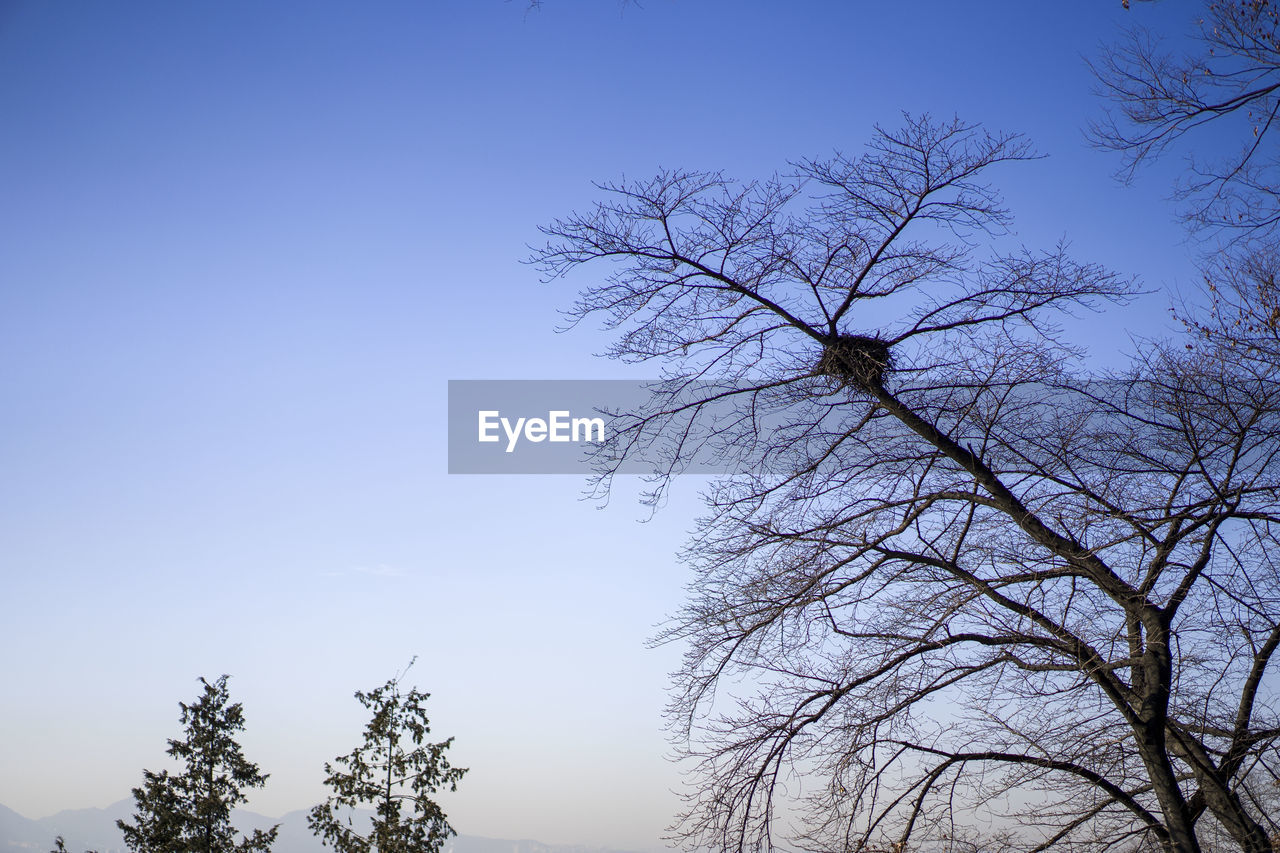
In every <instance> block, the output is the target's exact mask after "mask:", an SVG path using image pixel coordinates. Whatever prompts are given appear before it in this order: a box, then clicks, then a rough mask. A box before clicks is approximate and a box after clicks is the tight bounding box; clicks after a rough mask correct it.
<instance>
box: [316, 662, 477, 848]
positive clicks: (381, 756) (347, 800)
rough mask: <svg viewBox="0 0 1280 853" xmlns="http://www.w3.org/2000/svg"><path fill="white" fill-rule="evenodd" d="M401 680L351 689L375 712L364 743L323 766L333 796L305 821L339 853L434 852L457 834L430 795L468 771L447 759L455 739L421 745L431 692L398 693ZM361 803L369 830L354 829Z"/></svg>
mask: <svg viewBox="0 0 1280 853" xmlns="http://www.w3.org/2000/svg"><path fill="white" fill-rule="evenodd" d="M409 665H410V666H412V665H413V662H412V661H410V664H409ZM406 671H407V668H406ZM402 677H403V673H402V674H401V675H400V676H397V677H395V678H392V679H391V680H390V681H388V682H387V683H386V684H384V685H383V686H381V687H379V688H377V689H376V690H373V691H370V692H369V693H362V692H359V691H357V692H356V694H355V697H356V700H357V701H359V702H360V704H361V705H363V706H364V707H366V708H368V709H370V710H371V711H372V712H373V717H372V719H371V720H370V721H369V724H368V725H367V726H365V730H364V744H363V746H360V747H357V748H356V749H355V750H353V751H352V752H351V753H349V754H347V755H343V756H339V757H338V758H336V759H335V760H334V761H335V763H336V764H337V765H338V766H337V767H335V766H334V765H333V764H329V763H327V762H326V763H325V766H324V771H325V774H326V778H325V784H326V785H327V786H329V788H330V789H332V790H333V792H334V793H333V795H332V796H330V797H329V799H328V800H327V801H325V802H324V803H322V804H321V805H318V806H316V807H315V808H314V809H312V810H311V814H310V816H309V817H308V819H307V823H308V825H309V826H310V827H311V831H312V832H314V833H315V834H316V835H317V836H319V837H320V839H321V841H322V842H323V843H324V844H326V845H328V846H330V847H333V848H334V849H335V850H337V851H338V853H374V851H376V853H436V851H439V850H440V848H441V847H442V846H443V845H444V842H445V841H446V840H448V838H449V837H450V836H452V835H454V834H455V833H454V830H453V827H451V826H449V822H448V820H447V819H446V818H445V814H444V812H443V811H442V810H441V808H440V806H439V805H438V804H437V803H436V802H435V801H434V800H432V799H431V797H430V795H432V794H435V793H437V792H438V791H439V790H440V789H441V788H443V787H444V786H446V785H447V786H448V788H449V790H450V791H456V790H457V787H458V780H460V779H461V778H462V776H463V774H464V773H466V772H467V771H466V769H465V768H459V767H452V766H451V765H450V764H449V761H448V759H447V758H446V757H445V750H447V749H448V748H449V746H450V745H451V744H452V743H453V738H449V739H447V740H444V741H441V742H439V743H424V742H423V741H424V739H425V738H426V735H427V734H429V733H430V731H431V728H430V726H429V724H428V720H427V714H426V711H425V710H424V708H423V707H422V706H423V703H424V702H425V701H426V700H427V699H428V698H429V697H430V694H429V693H420V692H418V691H417V690H416V689H411V690H409V691H408V692H407V693H404V692H401V687H400V678H402ZM362 805H372V806H374V808H375V815H374V817H373V819H372V822H371V824H370V825H369V830H368V832H367V834H361V833H359V832H356V831H355V828H354V826H353V824H352V820H351V812H352V811H353V810H354V809H356V808H357V807H359V806H362Z"/></svg>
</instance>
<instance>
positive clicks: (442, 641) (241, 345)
mask: <svg viewBox="0 0 1280 853" xmlns="http://www.w3.org/2000/svg"><path fill="white" fill-rule="evenodd" d="M1187 11H1189V10H1186V9H1184V8H1179V7H1177V6H1176V4H1156V5H1154V6H1146V5H1142V6H1136V7H1135V10H1134V11H1132V12H1129V13H1125V12H1123V11H1122V10H1121V4H1120V2H1119V0H1105V2H1104V0H1096V2H1090V3H1072V4H1067V3H1053V4H1050V3H1027V2H1025V0H1001V1H1000V2H987V3H981V4H975V3H957V2H954V0H930V2H924V0H922V2H916V3H909V4H908V3H887V2H877V3H861V2H858V3H854V2H848V3H846V2H830V3H819V2H792V3H782V2H776V0H775V2H743V0H705V2H703V1H700V0H646V2H644V3H643V5H636V4H634V3H632V4H621V3H618V2H613V0H593V2H586V0H545V2H544V3H543V4H542V6H541V8H540V9H538V10H533V11H530V10H529V9H527V7H526V5H525V4H524V3H523V2H522V0H510V2H503V0H467V1H466V2H463V0H453V2H434V3H422V2H374V3H361V4H357V3H354V2H316V1H315V0H309V2H306V3H303V2H288V1H287V0H280V2H271V3H261V2H243V1H242V0H218V2H213V1H212V0H190V2H183V3H173V2H168V0H166V1H165V2H142V0H129V2H109V0H99V2H93V3H49V2H14V0H0V406H2V407H3V408H0V581H2V583H3V586H2V589H3V593H0V602H3V609H4V614H3V617H2V618H0V649H3V653H2V655H3V656H2V658H0V685H3V687H2V688H0V803H3V804H4V805H7V806H9V807H11V808H13V809H15V810H17V811H18V812H20V813H22V814H25V815H27V816H29V817H40V816H44V815H46V814H51V813H53V812H56V811H58V810H61V809H64V808H83V807H90V806H104V805H106V804H108V803H110V802H113V801H115V800H119V799H121V798H123V797H126V796H127V795H128V792H129V789H130V787H132V786H133V785H136V784H138V783H139V782H140V781H141V774H142V769H143V768H144V767H147V768H158V767H161V766H164V756H163V749H164V740H165V738H167V737H172V736H175V735H177V734H178V724H177V714H178V704H177V703H178V702H179V701H189V700H191V699H193V698H195V696H196V695H197V694H198V691H199V688H198V685H197V683H196V679H197V677H198V676H202V675H203V676H208V677H210V678H212V677H215V676H217V675H218V674H220V673H224V672H226V673H230V674H231V675H232V680H231V682H230V686H231V692H232V695H233V697H234V698H235V699H237V700H239V701H242V702H243V703H244V705H245V711H246V716H247V720H248V729H247V731H246V732H245V733H244V736H243V738H242V743H243V745H244V747H245V752H246V754H247V756H248V757H249V758H250V759H251V760H254V761H257V762H258V763H259V764H260V765H261V767H262V769H263V770H264V771H266V772H268V773H270V774H271V779H270V782H269V783H268V786H267V788H266V789H265V790H263V791H261V792H257V793H255V794H254V795H253V798H252V800H251V803H250V805H251V807H252V808H254V809H255V810H257V811H260V812H263V813H266V814H276V815H278V814H281V813H283V812H285V811H288V810H291V809H296V808H305V807H309V806H310V805H312V804H313V803H315V802H317V801H319V800H320V799H321V798H322V797H323V789H322V787H321V784H320V782H321V765H322V764H323V762H324V761H326V760H329V759H332V758H333V757H334V756H335V755H337V754H339V753H342V752H346V751H348V750H350V749H351V748H352V747H354V746H355V745H356V742H357V740H358V737H359V732H360V729H361V726H362V725H363V723H364V718H363V717H362V713H361V710H362V709H361V708H360V707H359V706H358V705H357V704H356V702H355V701H354V700H353V699H352V698H351V693H352V692H353V691H354V690H357V689H368V688H372V687H375V686H377V685H379V684H381V683H382V682H383V681H385V680H386V679H387V678H389V677H390V676H391V675H392V674H393V673H395V672H396V671H397V670H399V669H401V668H402V667H403V666H404V665H405V663H406V662H407V661H408V660H409V659H410V658H411V657H412V656H413V655H417V656H418V663H417V665H416V666H415V667H414V668H413V670H412V671H411V678H410V679H409V680H411V681H412V682H413V683H415V684H416V685H418V686H419V687H420V688H422V689H424V690H427V691H429V692H431V693H432V694H433V698H432V700H431V703H430V705H429V707H430V709H431V711H432V717H433V722H434V724H435V727H434V732H435V733H436V734H439V735H440V736H446V735H454V736H456V737H457V741H456V745H455V748H454V750H453V756H454V758H455V759H456V761H457V763H459V764H461V765H464V766H469V767H470V768H471V774H470V776H469V777H468V778H467V779H466V780H465V781H464V783H463V785H462V787H461V789H460V791H459V793H458V794H457V795H454V796H452V797H449V798H448V799H447V800H446V809H447V811H448V812H449V814H450V816H451V818H452V819H453V823H454V825H455V827H456V828H457V829H458V830H459V831H460V832H463V833H470V834H478V835H489V836H497V837H533V838H538V839H540V840H542V841H546V842H552V843H586V844H596V845H613V846H618V847H632V848H649V847H656V846H658V844H659V841H658V839H659V837H660V836H661V834H662V829H663V827H664V826H665V825H666V823H667V822H668V821H669V820H670V818H671V816H672V813H673V812H674V810H675V808H676V805H677V802H676V799H675V797H674V795H673V794H672V793H671V791H672V790H676V789H679V787H680V777H679V773H678V768H677V767H676V766H674V765H673V764H672V763H670V762H669V761H668V760H667V759H666V758H665V755H666V754H667V753H668V751H669V750H668V745H667V742H666V740H665V738H664V735H663V731H662V707H663V704H664V698H665V693H664V688H665V685H666V683H667V678H666V673H668V672H669V671H671V670H673V669H674V668H675V667H676V665H677V664H678V661H679V649H676V648H660V649H656V650H650V649H646V647H645V640H646V638H647V637H649V636H651V635H652V634H653V632H654V627H655V625H657V624H659V623H660V622H661V621H662V620H663V618H664V617H665V616H666V615H668V614H670V613H671V612H673V611H674V610H675V609H676V608H677V607H678V605H679V603H680V601H681V599H682V587H683V584H684V583H685V581H686V579H687V577H686V572H685V570H684V569H683V568H682V567H681V566H679V565H678V564H677V563H676V561H675V560H674V556H673V555H674V552H675V551H676V549H677V548H678V547H679V545H680V543H681V541H682V540H683V538H684V536H685V534H686V533H687V531H689V530H690V529H691V527H692V525H693V523H694V519H695V516H696V514H697V509H698V502H697V490H698V488H699V481H698V480H697V478H693V477H689V478H686V479H684V480H682V481H681V482H680V483H679V484H678V487H677V489H676V491H675V494H674V495H673V498H672V500H671V502H670V503H669V505H668V506H666V507H665V508H664V509H663V510H662V511H661V512H660V513H659V514H658V515H657V517H656V518H655V519H654V520H652V521H649V522H647V523H640V522H641V520H642V519H644V518H646V517H647V516H646V512H645V511H644V510H643V509H642V508H641V507H639V506H638V504H637V501H636V493H637V488H638V485H639V484H637V483H636V482H634V481H625V482H623V483H621V486H620V489H619V491H618V493H617V494H615V496H614V498H613V500H612V501H611V502H610V504H609V505H608V507H607V508H604V509H600V508H598V507H597V506H596V505H594V504H592V503H590V502H583V501H581V500H580V499H579V498H580V496H581V492H582V489H583V486H584V483H583V481H582V480H581V479H579V478H576V477H572V476H559V477H551V476H542V477H537V476H526V477H462V476H453V477H450V476H448V475H447V474H446V473H445V470H446V448H445V441H444V426H445V411H444V406H445V391H446V382H447V380H449V379H482V378H487V379H520V378H527V379H550V378H601V377H620V378H625V377H632V376H638V375H650V374H649V373H646V372H643V371H641V372H637V371H636V370H635V369H631V368H626V367H624V366H621V365H617V364H613V363H610V362H607V361H604V360H601V359H599V358H595V357H593V353H595V352H599V351H600V350H602V349H603V348H604V345H605V341H606V338H605V337H604V336H603V334H602V333H600V332H599V331H598V330H596V329H594V328H588V327H584V328H580V329H577V330H574V331H572V332H570V333H568V334H562V335H556V334H554V332H553V330H554V328H555V327H556V326H557V324H558V314H557V310H558V309H561V308H564V307H566V306H567V305H568V304H569V302H570V301H571V299H572V297H573V295H574V292H575V287H576V286H579V285H581V284H582V283H584V282H585V281H586V279H585V278H583V277H581V276H579V277H577V278H575V279H572V280H570V281H568V282H558V283H556V284H553V285H541V284H539V282H538V277H537V274H536V272H535V271H534V270H532V269H531V268H529V267H528V266H525V265H523V264H522V263H521V259H522V258H524V257H525V256H526V255H527V254H528V250H527V248H526V247H527V245H528V244H532V243H536V242H537V241H538V233H537V226H538V225H539V224H540V223H545V222H547V221H549V220H550V219H552V218H554V217H557V216H562V215H564V214H567V213H568V212H570V211H571V210H573V209H575V208H584V207H586V206H587V205H588V204H589V203H590V202H591V201H592V200H593V199H594V198H596V196H597V194H596V191H595V190H594V189H593V187H592V185H591V182H592V181H593V180H597V181H601V180H609V179H614V178H617V177H619V176H621V175H623V174H625V175H627V176H632V177H642V176H646V175H649V174H651V173H652V172H654V171H655V170H656V169H657V168H659V167H661V166H667V167H689V168H710V169H721V168H722V169H725V170H727V171H728V172H729V173H730V174H732V175H736V176H741V177H748V178H749V177H757V176H765V175H767V174H769V173H770V172H772V171H774V170H783V171H785V170H786V169H787V168H788V167H787V162H788V161H789V160H797V159H800V158H803V157H808V156H823V155H827V154H829V153H831V152H832V151H833V150H834V149H837V148H839V149H842V150H845V151H848V152H852V151H856V150H857V149H858V148H859V146H861V145H862V143H863V142H864V141H865V140H866V139H867V137H868V135H869V133H870V130H871V126H872V124H873V123H876V122H880V123H884V124H889V125H892V124H894V123H895V122H896V121H898V116H899V114H900V112H901V111H902V110H909V111H912V112H923V111H931V112H933V113H935V114H937V115H942V116H948V117H949V116H950V115H952V114H958V115H960V116H961V117H962V118H965V119H968V120H971V121H979V122H983V123H985V124H986V125H988V126H989V127H991V128H994V129H1006V130H1017V131H1021V132H1024V133H1026V134H1028V135H1029V136H1030V137H1031V138H1032V140H1033V141H1034V142H1035V143H1036V145H1037V147H1038V148H1039V149H1040V150H1041V151H1043V152H1044V153H1046V154H1048V155H1049V156H1048V157H1047V158H1046V159H1044V160H1041V161H1037V162H1034V163H1026V164H1019V165H1013V166H1010V167H1009V168H1008V169H1006V170H1003V171H1001V172H998V173H993V177H995V178H996V179H997V181H998V182H999V183H1000V184H1001V186H1002V187H1003V188H1004V190H1005V193H1006V196H1007V198H1008V201H1009V204H1010V207H1011V208H1012V209H1013V210H1014V212H1015V215H1016V217H1017V227H1018V232H1019V236H1020V237H1021V238H1022V239H1023V240H1025V241H1026V242H1027V244H1028V245H1030V246H1043V245H1045V244H1047V243H1052V242H1056V241H1057V240H1058V239H1059V238H1061V237H1063V236H1066V237H1067V238H1068V239H1069V240H1070V241H1071V243H1072V246H1073V249H1074V251H1075V253H1076V254H1077V255H1078V256H1080V257H1083V258H1086V259H1089V260H1094V261H1098V262H1101V263H1104V264H1106V265H1108V266H1111V267H1112V268H1114V269H1116V270H1117V271H1119V272H1122V273H1125V274H1132V275H1138V276H1140V277H1141V278H1142V280H1143V282H1144V283H1145V284H1146V285H1147V286H1148V287H1149V288H1151V289H1152V290H1153V291H1156V292H1155V293H1153V295H1152V296H1150V297H1148V298H1146V299H1144V300H1142V301H1140V302H1138V303H1136V304H1135V305H1133V306H1131V307H1130V308H1128V309H1125V310H1122V311H1113V312H1111V313H1109V314H1107V315H1106V316H1103V317H1097V318H1089V319H1088V320H1087V321H1085V322H1083V323H1081V324H1080V325H1079V327H1078V328H1077V330H1076V331H1077V332H1078V334H1079V335H1080V336H1081V337H1082V339H1083V340H1085V341H1086V342H1087V343H1089V344H1090V345H1091V346H1092V347H1093V348H1094V353H1095V355H1096V358H1097V359H1098V361H1099V363H1101V364H1111V363H1119V361H1120V360H1121V359H1122V358H1123V355H1124V353H1126V352H1132V351H1133V350H1134V349H1135V348H1137V347H1139V346H1140V344H1138V343H1135V342H1134V341H1133V340H1132V339H1131V338H1129V337H1128V336H1127V334H1126V333H1139V334H1156V333H1159V332H1160V331H1161V330H1162V329H1164V328H1166V327H1167V326H1168V325H1169V321H1168V316H1167V313H1166V311H1165V309H1166V307H1167V305H1168V303H1169V296H1168V292H1169V291H1170V290H1171V289H1176V288H1182V287H1186V286H1188V285H1190V284H1192V283H1193V282H1194V279H1195V275H1194V269H1193V265H1192V260H1193V258H1192V248H1190V247H1189V246H1188V245H1187V241H1186V238H1185V234H1184V232H1183V231H1182V229H1181V227H1180V226H1179V225H1178V224H1177V223H1176V222H1175V221H1174V219H1173V217H1172V214H1171V208H1170V205H1169V204H1168V203H1167V201H1166V196H1167V195H1168V187H1169V176H1170V175H1171V174H1173V172H1174V171H1176V167H1177V164H1176V163H1170V164H1169V165H1168V167H1165V166H1162V167H1161V169H1160V170H1152V171H1148V172H1145V173H1143V174H1142V175H1141V176H1140V180H1139V181H1138V182H1137V183H1136V184H1135V185H1134V186H1131V187H1127V188H1126V187H1122V186H1120V185H1119V184H1117V183H1116V182H1115V181H1114V180H1113V179H1112V177H1111V174H1112V172H1113V171H1114V170H1115V168H1116V167H1117V166H1118V165H1119V163H1118V161H1117V160H1116V159H1115V157H1114V156H1111V155H1106V154H1103V153H1099V152H1097V151H1094V150H1091V149H1090V148H1089V147H1088V146H1087V145H1086V144H1085V141H1084V139H1083V135H1082V131H1081V128H1082V127H1083V126H1084V124H1085V122H1086V121H1087V120H1088V119H1089V118H1090V117H1091V116H1094V115H1096V114H1097V111H1098V109H1099V103H1098V102H1097V100H1096V99H1095V98H1094V97H1093V96H1092V94H1091V92H1090V89H1091V80H1090V77H1089V73H1088V70H1087V68H1086V67H1085V64H1084V60H1083V57H1085V56H1090V55H1095V54H1096V50H1097V46H1098V45H1099V43H1100V42H1101V41H1103V40H1104V39H1108V38H1110V37H1112V36H1113V34H1114V33H1115V31H1116V27H1117V26H1118V25H1119V23H1120V22H1123V21H1132V20H1134V19H1138V18H1139V16H1140V19H1141V20H1143V21H1146V22H1149V23H1150V25H1151V26H1153V27H1154V28H1156V29H1163V30H1165V31H1169V32H1173V31H1175V30H1177V29H1179V28H1180V27H1182V26H1183V24H1184V23H1185V22H1184V21H1183V19H1182V14H1183V13H1185V12H1187ZM602 272H603V271H602V270H590V269H588V270H584V271H582V273H583V275H592V274H601V273H602ZM575 282H576V283H577V284H576V285H575Z"/></svg>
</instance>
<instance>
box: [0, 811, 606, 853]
mask: <svg viewBox="0 0 1280 853" xmlns="http://www.w3.org/2000/svg"><path fill="white" fill-rule="evenodd" d="M132 815H133V799H132V798H129V799H125V800H120V801H119V802H116V803H112V804H111V805H109V806H107V807H106V808H105V809H71V810H68V811H62V812H58V813H57V814H55V815H51V816H49V817H44V818H40V819H39V820H31V819H30V818H25V817H23V816H22V815H20V814H18V813H17V812H15V811H13V810H12V809H9V808H6V807H5V806H3V805H0V853H48V851H50V850H52V849H53V840H54V839H55V838H57V837H58V836H59V835H61V836H62V837H63V839H65V841H66V844H67V849H68V850H70V851H72V853H82V852H83V851H85V850H97V851H98V853H127V851H128V848H126V847H125V846H124V841H123V840H122V839H121V837H120V830H119V829H118V828H117V827H116V821H117V820H122V819H123V820H127V819H129V818H130V817H131V816H132ZM233 822H234V823H235V826H236V828H237V829H239V830H240V831H242V832H251V831H253V830H254V829H269V828H270V827H272V826H274V825H275V824H277V823H278V824H280V834H279V835H278V836H276V843H275V844H274V845H273V846H272V848H271V850H272V853H332V851H331V850H329V848H327V847H323V846H322V845H321V844H320V841H319V840H318V839H317V838H316V837H315V836H313V835H312V834H311V830H310V829H308V828H307V813H306V811H305V810H299V811H294V812H289V813H288V814H286V815H284V816H283V817H280V818H269V817H265V816H264V815H260V814H257V813H255V812H250V811H245V810H243V809H236V811H235V814H234V816H233ZM445 849H446V851H447V853H626V851H619V850H609V849H606V848H603V847H583V846H576V845H572V846H571V845H555V844H543V843H541V842H538V841H530V840H527V839H525V840H521V841H510V840H507V839H501V838H483V837H481V836H478V835H459V836H457V837H456V838H454V839H453V840H452V842H451V843H450V844H449V845H448V846H447V847H446V848H445Z"/></svg>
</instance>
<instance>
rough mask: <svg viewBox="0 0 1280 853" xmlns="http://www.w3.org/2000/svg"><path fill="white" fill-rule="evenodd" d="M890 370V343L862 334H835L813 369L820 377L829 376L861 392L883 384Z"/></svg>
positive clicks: (828, 341)
mask: <svg viewBox="0 0 1280 853" xmlns="http://www.w3.org/2000/svg"><path fill="white" fill-rule="evenodd" d="M888 369H889V344H888V343H887V342H885V341H882V340H880V339H879V338H868V337H864V336H862V335H836V336H835V337H832V338H829V339H828V340H827V342H826V345H825V346H824V347H823V348H822V355H821V357H819V358H818V363H817V364H816V365H815V366H814V373H815V374H817V375H819V376H831V377H833V378H836V379H839V380H841V381H843V382H845V383H847V384H850V385H854V386H855V387H858V388H861V389H862V390H864V391H870V390H872V389H875V388H879V387H881V386H882V385H883V384H884V374H885V371H886V370H888Z"/></svg>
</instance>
